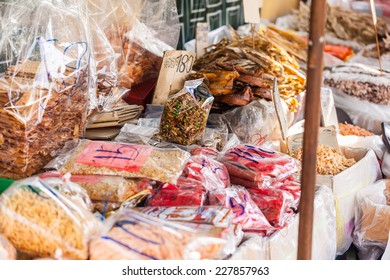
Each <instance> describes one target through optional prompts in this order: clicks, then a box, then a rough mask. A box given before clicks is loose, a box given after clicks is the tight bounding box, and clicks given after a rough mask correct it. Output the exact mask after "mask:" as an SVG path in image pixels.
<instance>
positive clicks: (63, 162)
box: [50, 140, 189, 184]
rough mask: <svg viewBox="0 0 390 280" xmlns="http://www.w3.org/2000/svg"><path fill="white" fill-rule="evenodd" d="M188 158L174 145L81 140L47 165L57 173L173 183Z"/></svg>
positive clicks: (187, 155) (186, 154) (185, 153)
mask: <svg viewBox="0 0 390 280" xmlns="http://www.w3.org/2000/svg"><path fill="white" fill-rule="evenodd" d="M188 159H189V153H187V152H184V151H183V150H180V149H177V148H176V149H159V148H155V147H152V146H143V145H133V144H125V143H119V142H105V141H89V140H81V141H79V143H78V144H77V146H76V148H75V149H73V150H72V151H70V152H69V151H68V152H67V153H66V154H64V155H62V156H60V157H58V158H57V159H55V160H54V161H53V162H52V163H51V164H50V166H52V167H56V168H57V169H58V171H59V172H60V173H61V174H65V173H68V172H69V173H71V174H73V175H113V176H122V177H125V178H149V179H151V180H156V181H161V182H167V183H173V184H174V183H176V181H177V179H178V178H179V176H180V174H181V172H182V171H183V168H184V166H185V164H186V163H187V161H188Z"/></svg>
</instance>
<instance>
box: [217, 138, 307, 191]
mask: <svg viewBox="0 0 390 280" xmlns="http://www.w3.org/2000/svg"><path fill="white" fill-rule="evenodd" d="M219 160H220V161H221V162H222V163H223V164H224V165H225V166H226V167H227V169H228V170H229V174H230V181H231V183H232V184H237V185H242V186H245V187H248V188H257V187H265V186H269V185H271V184H272V183H274V182H277V181H281V180H283V179H285V178H287V177H289V176H290V175H292V174H294V173H295V172H297V171H298V170H299V168H298V165H297V162H296V160H295V159H293V158H291V157H290V156H288V155H285V154H282V153H279V152H274V151H271V150H267V149H264V148H260V147H257V146H252V145H244V144H242V145H238V146H235V147H233V148H230V149H229V150H227V151H226V153H225V154H224V155H223V156H222V157H220V159H219Z"/></svg>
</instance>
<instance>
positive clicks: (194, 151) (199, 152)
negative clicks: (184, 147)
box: [190, 147, 219, 159]
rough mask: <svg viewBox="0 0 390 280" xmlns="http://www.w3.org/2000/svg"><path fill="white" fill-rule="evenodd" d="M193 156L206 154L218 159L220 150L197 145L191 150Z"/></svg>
mask: <svg viewBox="0 0 390 280" xmlns="http://www.w3.org/2000/svg"><path fill="white" fill-rule="evenodd" d="M190 153H191V155H192V156H200V155H201V156H206V157H209V158H212V159H217V158H218V155H219V152H218V151H217V150H215V149H213V148H208V147H196V148H193V149H192V150H191V151H190Z"/></svg>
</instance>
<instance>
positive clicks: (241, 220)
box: [209, 186, 274, 235]
mask: <svg viewBox="0 0 390 280" xmlns="http://www.w3.org/2000/svg"><path fill="white" fill-rule="evenodd" d="M209 203H210V205H219V206H224V207H228V208H230V209H232V210H233V214H234V223H237V224H240V225H241V226H242V229H243V230H255V231H258V232H259V233H260V234H263V235H267V234H270V233H272V232H273V231H274V228H273V227H272V226H271V225H270V224H269V222H268V221H267V219H266V217H265V216H264V214H263V213H262V212H261V210H260V209H259V208H258V207H257V205H256V204H255V203H254V201H253V200H252V198H251V196H250V194H249V192H248V190H247V189H245V188H244V187H241V186H231V187H229V188H226V189H217V190H215V191H211V192H210V193H209Z"/></svg>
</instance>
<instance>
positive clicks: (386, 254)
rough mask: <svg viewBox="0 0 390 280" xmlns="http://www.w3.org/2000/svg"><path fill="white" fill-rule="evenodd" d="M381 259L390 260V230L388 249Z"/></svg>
mask: <svg viewBox="0 0 390 280" xmlns="http://www.w3.org/2000/svg"><path fill="white" fill-rule="evenodd" d="M381 260H383V261H384V260H388V261H390V232H389V240H388V241H387V246H386V250H385V252H384V253H383V255H382V258H381Z"/></svg>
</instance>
